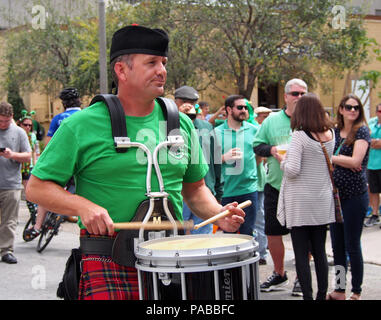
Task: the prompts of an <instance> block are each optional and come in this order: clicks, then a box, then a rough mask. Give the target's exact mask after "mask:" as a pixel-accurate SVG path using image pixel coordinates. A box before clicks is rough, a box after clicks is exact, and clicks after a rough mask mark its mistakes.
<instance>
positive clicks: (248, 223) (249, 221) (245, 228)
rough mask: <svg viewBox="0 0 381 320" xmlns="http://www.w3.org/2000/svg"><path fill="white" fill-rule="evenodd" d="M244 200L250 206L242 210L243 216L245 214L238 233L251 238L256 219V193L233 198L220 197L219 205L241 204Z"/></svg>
mask: <svg viewBox="0 0 381 320" xmlns="http://www.w3.org/2000/svg"><path fill="white" fill-rule="evenodd" d="M246 200H251V205H250V206H249V207H246V208H245V209H243V211H245V214H246V216H245V222H244V223H243V224H242V225H241V227H240V228H239V230H238V231H239V233H241V234H247V235H249V236H253V232H254V226H255V219H256V217H257V202H258V192H257V191H255V192H251V193H247V194H242V195H239V196H233V197H222V199H221V204H222V205H223V206H225V205H227V204H228V203H231V202H234V201H237V202H238V203H241V202H244V201H246Z"/></svg>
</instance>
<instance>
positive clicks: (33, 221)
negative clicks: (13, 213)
mask: <svg viewBox="0 0 381 320" xmlns="http://www.w3.org/2000/svg"><path fill="white" fill-rule="evenodd" d="M35 220H36V219H33V217H30V218H29V220H28V221H27V223H26V224H25V227H24V230H23V231H22V238H23V240H24V241H26V242H28V241H30V240H29V239H27V238H26V234H25V231H26V230H28V229H29V226H34V224H35V222H36V221H35Z"/></svg>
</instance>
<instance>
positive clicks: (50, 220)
mask: <svg viewBox="0 0 381 320" xmlns="http://www.w3.org/2000/svg"><path fill="white" fill-rule="evenodd" d="M64 221H65V216H63V215H60V214H57V213H54V212H50V211H48V212H47V214H46V217H45V221H44V223H43V224H42V228H41V233H40V237H39V239H38V243H37V252H39V253H41V252H42V251H43V250H44V249H45V248H46V247H47V246H48V244H49V242H50V241H51V240H52V239H53V237H54V236H56V235H57V234H58V231H59V228H60V225H61V223H62V222H64Z"/></svg>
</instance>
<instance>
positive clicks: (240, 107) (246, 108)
mask: <svg viewBox="0 0 381 320" xmlns="http://www.w3.org/2000/svg"><path fill="white" fill-rule="evenodd" d="M235 107H236V108H237V109H238V110H242V109H245V110H249V108H248V107H247V106H235Z"/></svg>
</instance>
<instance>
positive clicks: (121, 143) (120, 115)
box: [90, 94, 180, 153]
mask: <svg viewBox="0 0 381 320" xmlns="http://www.w3.org/2000/svg"><path fill="white" fill-rule="evenodd" d="M99 101H103V102H104V103H105V104H106V106H107V108H108V111H109V113H110V119H111V128H112V136H113V139H114V146H115V150H116V152H118V153H123V152H127V150H128V147H127V143H128V142H130V139H129V138H128V135H127V127H126V121H125V114H124V110H123V107H122V104H121V103H120V100H119V98H118V97H117V96H116V95H113V94H98V95H96V96H95V97H94V98H93V99H92V100H91V102H90V105H92V104H94V103H96V102H99ZM157 101H158V103H159V105H160V107H161V109H162V111H163V114H164V119H165V120H166V121H167V138H170V137H171V136H174V135H176V134H178V129H180V117H179V110H178V108H177V106H176V104H175V102H174V101H173V100H171V99H167V98H160V97H159V98H157Z"/></svg>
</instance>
